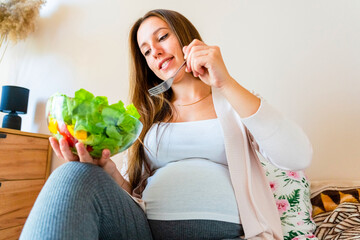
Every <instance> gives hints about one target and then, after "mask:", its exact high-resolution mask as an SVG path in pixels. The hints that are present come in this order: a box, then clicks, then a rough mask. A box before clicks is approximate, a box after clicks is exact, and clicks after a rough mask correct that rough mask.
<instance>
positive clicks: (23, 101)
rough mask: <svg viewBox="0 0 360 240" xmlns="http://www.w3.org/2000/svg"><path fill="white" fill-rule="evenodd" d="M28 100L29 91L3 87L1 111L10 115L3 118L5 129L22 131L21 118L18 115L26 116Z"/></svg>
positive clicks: (21, 88) (14, 87)
mask: <svg viewBox="0 0 360 240" xmlns="http://www.w3.org/2000/svg"><path fill="white" fill-rule="evenodd" d="M28 100H29V89H27V88H23V87H17V86H3V87H2V94H1V103H0V111H1V112H4V113H9V114H7V115H5V116H4V118H3V122H2V127H3V128H11V129H17V130H20V129H21V117H20V116H18V114H26V112H27V106H28Z"/></svg>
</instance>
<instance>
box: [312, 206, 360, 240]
mask: <svg viewBox="0 0 360 240" xmlns="http://www.w3.org/2000/svg"><path fill="white" fill-rule="evenodd" d="M314 221H315V223H316V226H317V228H316V231H315V235H316V236H317V237H318V238H319V239H329V240H330V239H331V240H342V239H344V240H345V239H360V203H358V202H343V203H340V204H339V205H337V207H336V208H335V209H334V210H333V211H328V212H323V213H319V214H317V215H316V216H314Z"/></svg>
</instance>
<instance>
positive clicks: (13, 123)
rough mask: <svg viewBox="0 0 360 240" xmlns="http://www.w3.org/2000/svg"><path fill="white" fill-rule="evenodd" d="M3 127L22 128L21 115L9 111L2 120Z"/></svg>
mask: <svg viewBox="0 0 360 240" xmlns="http://www.w3.org/2000/svg"><path fill="white" fill-rule="evenodd" d="M2 127H3V128H11V129H17V130H20V129H21V117H20V116H18V115H17V114H16V113H9V114H8V115H5V116H4V118H3V122H2Z"/></svg>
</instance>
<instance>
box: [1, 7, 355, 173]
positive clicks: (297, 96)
mask: <svg viewBox="0 0 360 240" xmlns="http://www.w3.org/2000/svg"><path fill="white" fill-rule="evenodd" d="M154 8H168V9H173V10H176V11H179V12H180V13H182V14H184V15H185V16H186V17H188V18H189V19H190V20H191V21H192V22H193V23H194V25H195V26H197V28H198V30H199V32H200V33H201V34H202V36H203V38H204V40H205V41H206V42H207V43H208V44H214V45H218V46H220V47H221V50H222V54H223V57H224V59H225V62H226V64H227V67H228V70H229V72H230V73H231V74H232V75H233V77H234V78H236V79H237V80H238V82H240V83H241V84H243V86H245V87H247V88H248V89H250V90H255V91H257V92H258V93H260V94H261V95H262V96H263V97H265V98H266V99H267V100H268V101H269V102H271V103H272V104H273V105H275V106H276V107H277V108H278V109H279V110H281V111H282V112H283V113H284V114H285V115H287V116H288V117H290V118H292V119H293V120H294V121H296V122H297V123H298V124H299V125H300V126H301V127H302V128H303V129H304V130H305V132H306V133H307V134H308V136H309V138H310V140H311V142H312V144H313V147H314V159H313V164H312V166H311V167H310V168H309V169H307V174H308V176H309V177H310V179H312V180H319V179H359V177H358V172H360V147H359V146H360V127H359V125H358V124H359V123H360V107H359V106H360V94H358V92H359V91H360V81H359V79H360V67H359V66H360V58H359V56H360V46H359V43H360V14H359V12H360V1H357V0H352V1H351V0H347V1H340V0H339V1H335V0H318V1H303V0H302V1H300V0H299V1H288V0H286V1H285V0H284V1H278V0H276V1H265V0H263V1H254V0H251V1H250V0H247V1H241V0H223V1H218V0H216V1H215V0H197V1H194V0H182V1H169V0H166V1H165V0H156V1H145V0H138V1H125V0H118V1H114V0H102V1H95V0H86V1H85V0H72V1H70V0H48V4H47V6H46V7H45V8H44V9H43V10H42V18H41V19H40V20H39V24H38V30H37V31H36V32H35V33H34V34H33V35H32V36H31V37H29V38H28V39H27V40H26V41H24V42H20V43H19V44H17V45H15V46H11V45H10V46H9V48H8V50H7V52H6V55H5V57H4V60H3V62H2V63H1V64H0V85H5V84H15V85H20V86H23V87H27V88H29V89H30V100H29V110H28V114H27V115H24V116H23V117H22V118H23V125H22V130H24V131H30V132H40V133H49V132H48V130H47V127H46V121H45V113H44V111H45V102H46V99H47V98H48V97H49V96H50V95H52V94H53V93H55V92H62V93H65V94H68V95H73V94H74V92H75V91H76V90H77V89H79V88H85V89H87V90H89V91H91V92H93V93H94V94H95V95H106V96H108V97H109V101H110V102H115V101H118V100H119V99H122V100H123V101H126V100H127V97H128V95H127V92H128V80H127V79H128V49H127V46H128V45H127V37H128V32H129V29H130V27H131V24H132V23H133V22H134V21H135V20H136V19H137V18H139V17H140V16H142V15H143V14H144V13H145V12H147V11H148V10H150V9H154ZM0 91H1V90H0ZM1 116H2V115H1ZM0 121H1V120H0ZM61 163H62V162H61V161H60V160H58V159H56V158H54V161H53V169H55V168H56V167H57V166H59V165H60V164H61Z"/></svg>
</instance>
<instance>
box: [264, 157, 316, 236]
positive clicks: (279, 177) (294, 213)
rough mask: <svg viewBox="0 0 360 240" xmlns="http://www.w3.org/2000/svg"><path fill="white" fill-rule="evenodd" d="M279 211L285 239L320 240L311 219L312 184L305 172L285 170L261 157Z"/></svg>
mask: <svg viewBox="0 0 360 240" xmlns="http://www.w3.org/2000/svg"><path fill="white" fill-rule="evenodd" d="M259 159H260V162H261V164H262V166H263V167H264V170H265V174H266V176H267V178H268V181H269V184H270V188H271V190H272V192H273V195H274V198H275V202H276V205H277V207H278V210H279V216H280V220H281V225H282V230H283V235H284V240H300V239H303V240H305V239H312V240H314V239H317V238H316V237H315V235H314V231H315V229H316V225H315V223H314V221H313V219H312V215H311V213H312V205H311V202H310V183H309V181H308V179H307V178H306V176H305V173H304V171H286V170H282V169H279V168H277V167H275V166H274V165H272V164H271V163H270V162H269V161H267V160H266V159H264V158H263V157H262V156H261V155H259Z"/></svg>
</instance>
